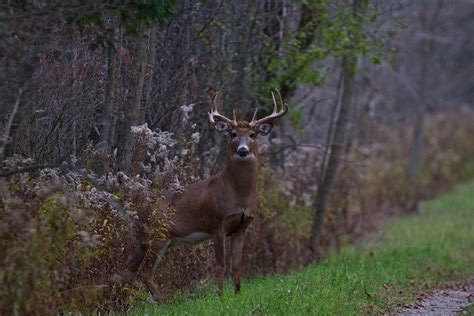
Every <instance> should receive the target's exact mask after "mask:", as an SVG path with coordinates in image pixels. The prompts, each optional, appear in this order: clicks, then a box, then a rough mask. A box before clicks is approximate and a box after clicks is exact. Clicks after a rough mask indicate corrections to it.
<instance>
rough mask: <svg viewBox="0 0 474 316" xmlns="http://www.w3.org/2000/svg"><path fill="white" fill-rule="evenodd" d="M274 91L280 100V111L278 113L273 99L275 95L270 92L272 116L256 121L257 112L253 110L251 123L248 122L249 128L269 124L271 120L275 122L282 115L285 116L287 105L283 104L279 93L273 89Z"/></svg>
mask: <svg viewBox="0 0 474 316" xmlns="http://www.w3.org/2000/svg"><path fill="white" fill-rule="evenodd" d="M275 91H276V92H277V93H278V97H279V99H280V103H281V110H280V111H278V105H277V102H276V99H275V94H274V93H273V91H272V98H273V112H272V114H270V115H268V116H265V117H263V118H261V119H259V120H257V110H255V112H254V114H253V117H252V121H250V126H256V125H258V124H261V123H266V122H271V121H273V120H275V119H277V118H279V117H282V116H283V115H285V114H286V112H288V104H286V103H284V102H283V99H282V98H281V94H280V92H279V91H278V90H277V89H275Z"/></svg>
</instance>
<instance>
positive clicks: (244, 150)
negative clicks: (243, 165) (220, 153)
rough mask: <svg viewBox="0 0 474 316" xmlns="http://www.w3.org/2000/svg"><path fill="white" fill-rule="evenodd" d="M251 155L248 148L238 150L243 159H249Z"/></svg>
mask: <svg viewBox="0 0 474 316" xmlns="http://www.w3.org/2000/svg"><path fill="white" fill-rule="evenodd" d="M249 153H250V152H249V149H248V148H246V147H239V149H237V154H238V155H239V156H240V157H242V158H243V157H247V155H248V154H249Z"/></svg>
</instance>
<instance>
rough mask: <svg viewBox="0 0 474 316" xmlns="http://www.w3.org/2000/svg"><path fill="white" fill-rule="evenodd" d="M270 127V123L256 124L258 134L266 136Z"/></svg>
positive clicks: (271, 125) (270, 129)
mask: <svg viewBox="0 0 474 316" xmlns="http://www.w3.org/2000/svg"><path fill="white" fill-rule="evenodd" d="M272 127H273V124H272V123H261V124H258V126H257V129H258V133H259V134H260V135H263V136H266V135H268V134H270V132H271V131H272Z"/></svg>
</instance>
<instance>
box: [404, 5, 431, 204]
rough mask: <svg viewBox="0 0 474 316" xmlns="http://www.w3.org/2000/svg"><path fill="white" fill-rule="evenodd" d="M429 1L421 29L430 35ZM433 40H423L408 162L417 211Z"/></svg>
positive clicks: (409, 177) (423, 14) (423, 15)
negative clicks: (430, 54)
mask: <svg viewBox="0 0 474 316" xmlns="http://www.w3.org/2000/svg"><path fill="white" fill-rule="evenodd" d="M427 10H428V4H427V1H423V3H422V14H421V17H420V19H421V21H420V22H421V28H422V31H423V33H424V34H427V33H428V27H427ZM430 45H431V40H430V39H429V38H428V37H426V36H425V37H423V38H422V39H421V50H420V82H419V84H418V89H419V93H418V95H419V98H418V99H419V102H418V104H417V105H416V109H415V121H414V126H413V136H412V145H411V151H410V159H409V162H408V181H409V183H410V186H411V188H412V192H413V204H412V205H411V207H410V208H411V210H412V211H415V210H416V209H418V201H419V199H420V190H421V188H420V171H421V167H422V161H423V134H424V133H423V130H424V123H425V112H426V105H427V104H426V100H425V99H426V91H425V90H426V80H427V71H428V58H429V52H430Z"/></svg>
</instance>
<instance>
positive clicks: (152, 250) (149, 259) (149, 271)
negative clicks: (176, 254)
mask: <svg viewBox="0 0 474 316" xmlns="http://www.w3.org/2000/svg"><path fill="white" fill-rule="evenodd" d="M170 244H171V240H158V241H157V242H155V243H153V245H152V246H150V247H149V248H148V251H147V252H146V254H145V257H144V259H143V263H142V269H141V277H142V279H143V283H145V285H146V287H147V288H148V291H150V294H151V296H152V297H153V299H154V300H155V301H159V299H160V294H159V293H158V289H157V288H156V285H155V282H154V281H153V277H154V276H155V272H156V269H157V268H158V265H159V264H160V261H161V259H163V257H164V255H165V253H166V251H167V250H168V248H169V246H170Z"/></svg>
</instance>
